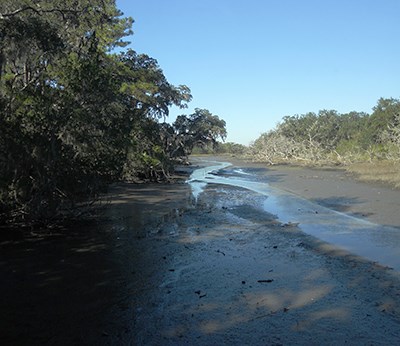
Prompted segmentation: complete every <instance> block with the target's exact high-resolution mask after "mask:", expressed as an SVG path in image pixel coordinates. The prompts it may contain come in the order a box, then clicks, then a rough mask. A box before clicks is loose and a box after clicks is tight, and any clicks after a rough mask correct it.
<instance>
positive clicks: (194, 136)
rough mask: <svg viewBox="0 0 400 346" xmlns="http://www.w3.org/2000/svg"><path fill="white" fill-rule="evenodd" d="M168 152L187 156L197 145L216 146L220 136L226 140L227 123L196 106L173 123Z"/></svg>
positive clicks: (173, 155) (174, 156) (171, 154)
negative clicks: (191, 112)
mask: <svg viewBox="0 0 400 346" xmlns="http://www.w3.org/2000/svg"><path fill="white" fill-rule="evenodd" d="M172 128H173V134H172V133H171V129H169V132H170V133H171V138H170V139H169V141H168V145H167V152H168V155H169V156H170V157H171V158H177V157H183V158H187V157H188V156H189V155H190V154H191V152H192V150H193V148H194V147H195V146H199V147H204V146H206V145H211V146H216V145H217V142H218V138H221V139H222V140H225V138H226V134H227V133H226V123H225V121H224V120H222V119H220V118H219V117H218V116H217V115H213V114H211V113H210V111H208V110H207V109H199V108H196V109H195V112H194V113H193V114H191V115H189V116H186V115H180V116H178V117H177V118H176V120H175V122H174V123H173V125H172Z"/></svg>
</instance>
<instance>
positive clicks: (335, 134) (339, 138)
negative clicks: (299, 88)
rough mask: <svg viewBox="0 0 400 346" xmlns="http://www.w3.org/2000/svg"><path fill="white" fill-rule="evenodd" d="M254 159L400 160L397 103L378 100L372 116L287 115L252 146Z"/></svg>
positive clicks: (273, 160) (304, 160)
mask: <svg viewBox="0 0 400 346" xmlns="http://www.w3.org/2000/svg"><path fill="white" fill-rule="evenodd" d="M251 152H252V155H253V157H254V158H255V159H257V160H261V161H267V162H271V163H275V162H280V161H282V160H283V161H294V162H308V163H313V164H318V163H349V162H355V161H371V160H380V159H390V160H398V159H400V156H399V153H400V101H399V100H397V99H393V98H390V99H383V98H381V99H379V100H378V104H377V106H376V107H374V109H373V113H372V114H371V115H368V114H366V113H359V112H350V113H347V114H339V113H338V112H336V111H334V110H330V111H327V110H321V111H319V112H318V114H316V113H306V114H303V115H294V116H287V117H284V118H283V121H282V122H281V123H280V124H278V126H277V127H276V128H275V129H274V130H273V131H270V132H269V133H265V134H263V135H261V136H260V137H259V138H258V139H257V140H256V141H255V142H254V144H253V145H252V147H251Z"/></svg>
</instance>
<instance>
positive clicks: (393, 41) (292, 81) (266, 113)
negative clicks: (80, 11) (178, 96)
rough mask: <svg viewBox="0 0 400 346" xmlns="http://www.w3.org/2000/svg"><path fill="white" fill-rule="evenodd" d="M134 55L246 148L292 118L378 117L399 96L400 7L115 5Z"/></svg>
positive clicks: (352, 1)
mask: <svg viewBox="0 0 400 346" xmlns="http://www.w3.org/2000/svg"><path fill="white" fill-rule="evenodd" d="M116 4H117V7H118V8H119V9H120V10H121V11H122V12H123V13H124V15H125V16H130V17H132V18H133V19H134V21H135V22H134V24H133V31H134V34H133V35H132V36H129V37H127V38H126V40H128V41H130V42H131V43H130V45H129V46H128V47H129V48H132V49H134V50H135V51H136V52H138V53H145V54H147V55H149V56H151V57H152V58H155V59H156V60H157V61H158V63H159V65H160V67H161V69H162V70H163V72H164V75H165V76H166V78H167V80H168V81H169V82H170V83H171V84H173V85H176V86H178V85H180V84H184V85H187V86H188V87H189V88H190V89H191V92H192V95H193V100H192V101H191V102H190V103H189V107H188V109H183V110H182V109H178V108H176V107H173V108H171V110H170V116H169V119H170V121H173V120H174V119H175V117H176V116H177V115H180V114H187V115H189V114H192V113H193V112H194V109H195V108H203V109H208V110H209V111H210V112H211V113H212V114H214V115H218V116H219V117H220V118H222V119H224V120H225V121H226V124H227V126H226V127H227V131H228V137H227V139H226V141H229V142H236V143H240V144H244V145H248V144H250V143H251V142H252V141H254V140H256V139H257V138H258V137H259V136H260V135H261V134H262V133H264V132H268V131H269V130H271V129H274V128H275V127H276V125H277V124H278V123H279V122H280V121H281V120H282V118H283V117H284V116H288V115H295V114H305V113H307V112H318V111H319V110H322V109H328V110H331V109H334V110H336V111H338V112H339V113H347V112H350V111H359V112H367V113H371V112H372V108H373V107H374V106H375V105H376V104H377V101H378V99H379V98H381V97H384V98H390V97H394V98H399V97H400V78H399V77H400V44H399V39H400V20H399V18H400V0H117V1H116Z"/></svg>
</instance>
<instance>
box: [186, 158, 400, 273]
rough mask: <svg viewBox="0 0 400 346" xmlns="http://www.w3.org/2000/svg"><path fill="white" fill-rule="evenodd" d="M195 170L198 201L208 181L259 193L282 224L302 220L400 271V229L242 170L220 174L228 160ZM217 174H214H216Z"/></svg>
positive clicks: (307, 227)
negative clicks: (282, 186)
mask: <svg viewBox="0 0 400 346" xmlns="http://www.w3.org/2000/svg"><path fill="white" fill-rule="evenodd" d="M208 163H209V164H210V166H207V167H204V168H200V169H198V170H195V171H194V172H193V173H192V175H191V176H190V179H189V180H188V181H187V182H188V183H189V184H190V185H191V188H192V194H193V197H194V199H195V201H197V199H198V197H199V195H200V194H201V193H202V192H203V191H204V188H205V187H206V185H207V184H208V183H211V184H223V185H229V186H234V187H239V188H244V189H248V190H251V191H254V192H257V193H259V194H261V195H264V196H265V197H266V199H265V201H264V204H263V206H262V207H263V209H264V210H265V211H266V212H268V213H270V214H274V215H276V216H277V217H278V219H279V221H280V222H282V223H289V222H291V223H298V227H299V228H300V229H301V230H302V231H304V232H305V233H307V234H310V235H312V236H315V237H317V238H319V239H321V240H323V241H326V242H328V243H331V244H333V245H335V246H339V247H341V248H343V249H345V250H347V251H349V252H351V253H353V254H356V255H359V256H362V257H364V258H367V259H369V260H371V261H374V262H379V263H380V264H381V265H384V266H389V267H392V268H394V269H395V270H397V271H400V230H399V229H397V228H394V227H388V226H383V225H378V224H374V223H372V222H370V221H367V220H364V219H360V218H356V217H354V216H351V215H348V214H345V213H342V212H339V211H335V210H332V209H329V208H327V207H323V206H321V205H318V204H316V203H313V202H311V201H309V200H306V199H304V198H301V197H299V196H296V195H294V194H292V193H289V192H286V191H283V190H280V189H277V188H273V187H271V186H270V185H269V184H268V183H267V182H259V181H253V180H251V179H252V178H253V179H255V178H256V176H255V175H252V174H249V173H247V172H245V171H243V170H241V169H235V170H232V171H231V175H229V176H221V175H216V174H215V173H216V172H217V171H220V170H222V169H224V168H227V167H229V166H231V164H230V163H228V162H216V161H211V162H208ZM212 173H213V174H212Z"/></svg>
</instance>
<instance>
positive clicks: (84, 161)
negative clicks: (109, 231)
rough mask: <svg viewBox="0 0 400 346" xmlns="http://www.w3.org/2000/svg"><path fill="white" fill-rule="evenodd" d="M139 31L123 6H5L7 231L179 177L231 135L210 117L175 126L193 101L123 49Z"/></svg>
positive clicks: (68, 2) (3, 192)
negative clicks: (128, 183)
mask: <svg viewBox="0 0 400 346" xmlns="http://www.w3.org/2000/svg"><path fill="white" fill-rule="evenodd" d="M132 22H133V20H132V19H131V18H125V17H122V13H121V12H120V11H119V10H118V9H117V8H116V5H115V1H114V0H53V1H47V0H39V1H38V0H35V1H33V0H31V1H30V0H3V1H1V4H0V224H1V223H5V222H15V221H23V222H25V221H29V222H31V221H41V222H45V223H47V222H52V221H54V219H59V218H60V217H61V218H62V217H70V216H71V215H76V214H79V213H81V212H82V210H83V209H82V207H83V205H84V203H83V202H86V203H87V202H88V201H93V200H94V199H95V198H96V197H97V196H98V195H99V193H100V192H101V191H102V189H103V188H104V186H106V185H107V184H108V183H110V182H113V181H116V180H120V179H129V180H138V179H140V180H159V179H164V178H167V177H168V175H169V172H170V171H171V170H172V168H173V164H174V163H175V162H176V161H177V160H181V159H182V158H183V159H184V158H185V157H187V155H188V154H190V152H191V150H192V149H193V147H194V146H195V145H197V146H202V145H210V144H211V145H212V144H214V143H216V140H217V138H225V136H226V129H225V122H224V121H223V120H221V119H219V117H218V116H216V115H213V114H211V113H210V112H209V111H208V110H206V109H196V110H195V112H194V113H193V114H191V115H188V116H186V115H182V116H179V117H178V118H177V120H176V121H175V122H174V123H173V124H168V123H166V122H165V121H164V120H165V118H166V117H167V116H168V110H169V107H170V106H172V105H175V106H178V107H180V108H185V107H186V104H187V102H189V101H190V100H191V98H192V96H191V93H190V90H189V88H188V87H187V86H185V85H179V86H173V85H171V84H170V83H169V82H168V81H167V79H166V77H165V76H164V74H163V71H162V70H161V68H160V67H159V65H158V63H157V61H156V60H155V59H153V58H151V57H149V56H147V55H145V54H138V53H136V52H135V51H133V50H125V51H124V50H122V49H123V48H124V47H126V45H127V42H124V41H123V38H124V37H125V36H127V35H129V34H131V33H132V31H131V26H132ZM115 48H118V49H119V51H121V52H120V53H113V51H115Z"/></svg>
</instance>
